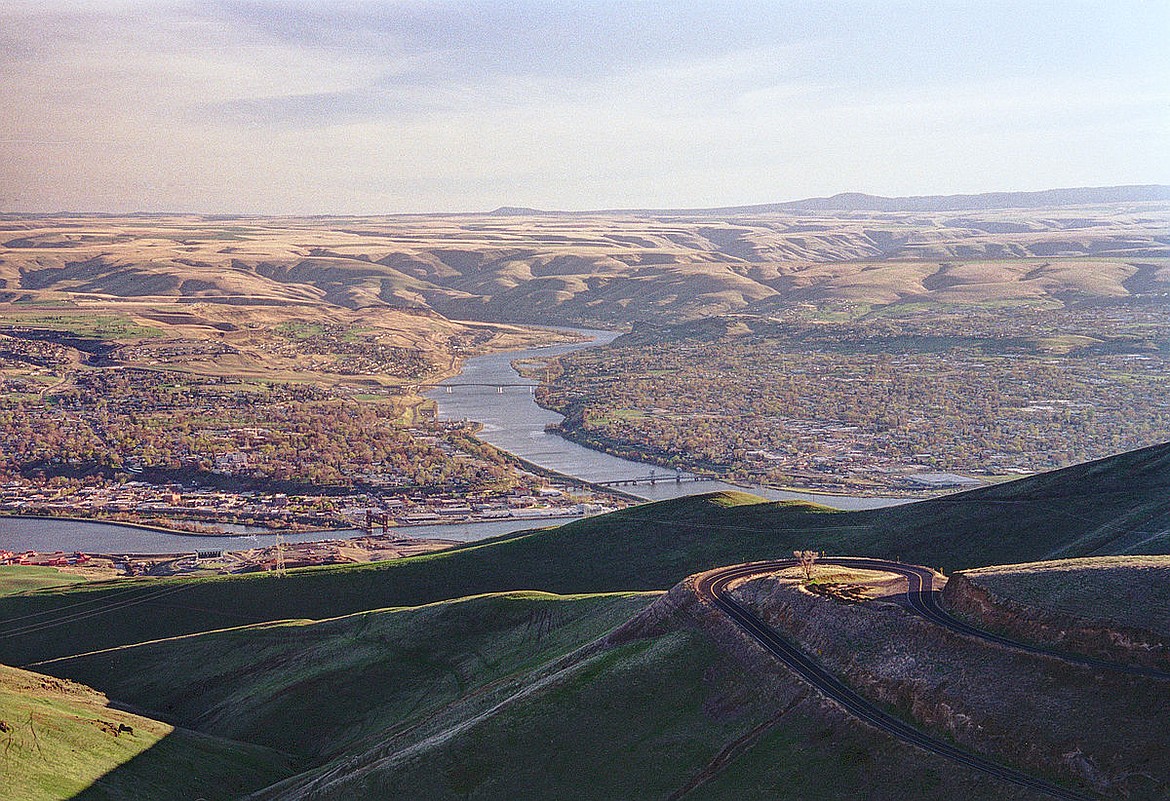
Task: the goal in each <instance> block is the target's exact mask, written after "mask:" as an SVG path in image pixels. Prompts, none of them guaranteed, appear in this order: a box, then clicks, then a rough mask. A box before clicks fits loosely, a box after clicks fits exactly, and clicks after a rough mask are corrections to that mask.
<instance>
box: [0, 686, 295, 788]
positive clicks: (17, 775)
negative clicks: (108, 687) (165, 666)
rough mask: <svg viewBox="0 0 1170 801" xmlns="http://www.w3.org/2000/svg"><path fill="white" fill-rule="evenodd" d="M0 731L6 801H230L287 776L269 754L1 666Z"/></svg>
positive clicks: (0, 784)
mask: <svg viewBox="0 0 1170 801" xmlns="http://www.w3.org/2000/svg"><path fill="white" fill-rule="evenodd" d="M0 723H3V727H0V790H2V792H0V795H3V797H4V799H5V801H40V799H64V798H92V799H98V798H103V799H126V800H127V801H129V800H130V799H141V798H180V797H187V798H199V797H202V798H206V799H213V798H216V799H230V798H236V797H238V796H239V794H240V792H241V791H242V790H244V789H245V788H248V787H251V786H256V785H257V784H261V783H264V782H268V781H275V780H277V779H279V778H281V777H282V776H285V775H287V774H288V773H289V772H290V769H291V765H290V763H289V760H288V759H286V758H285V757H282V756H281V755H279V754H276V753H274V752H272V751H270V750H268V749H265V748H261V747H259V746H256V745H252V744H248V743H239V742H229V741H226V740H222V739H219V738H216V737H210V736H207V735H204V734H198V733H196V732H192V731H187V730H184V729H176V728H175V727H174V726H171V725H169V724H167V723H161V722H159V721H157V720H151V719H150V718H146V717H143V716H141V715H135V714H131V713H129V712H125V711H122V710H119V709H115V708H113V707H111V706H109V703H108V701H107V699H106V697H105V696H104V695H103V694H101V693H98V692H96V691H95V690H92V689H90V688H89V687H85V686H83V685H79V684H75V683H73V682H69V681H62V680H60V679H54V678H51V677H47V676H41V675H38V674H35V673H29V672H27V671H23V670H16V669H14V668H9V667H4V666H0ZM144 762H149V763H150V765H151V768H150V769H149V770H143V763H144Z"/></svg>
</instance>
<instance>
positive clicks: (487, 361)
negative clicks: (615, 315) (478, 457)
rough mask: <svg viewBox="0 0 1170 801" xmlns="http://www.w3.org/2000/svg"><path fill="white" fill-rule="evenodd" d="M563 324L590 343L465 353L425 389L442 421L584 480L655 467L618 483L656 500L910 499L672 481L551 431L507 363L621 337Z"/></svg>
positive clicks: (549, 419)
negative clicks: (710, 495) (724, 496)
mask: <svg viewBox="0 0 1170 801" xmlns="http://www.w3.org/2000/svg"><path fill="white" fill-rule="evenodd" d="M562 330H569V331H573V332H576V333H579V334H583V335H586V336H590V337H593V339H592V341H589V342H581V343H573V344H568V345H551V346H547V347H543V348H531V349H529V350H520V351H508V352H505V353H494V354H491V355H488V356H477V357H475V358H473V359H468V360H467V362H465V363H464V366H463V372H462V373H461V374H460V375H458V376H456V377H454V378H450V379H448V380H446V381H444V382H443V385H442V387H441V388H440V389H436V390H434V391H432V392H430V393H428V397H431V398H433V399H435V400H436V401H438V404H439V417H440V419H443V420H462V419H465V420H475V421H477V422H479V423H482V424H483V429H482V430H481V431H480V433H479V437H480V439H483V440H485V441H487V442H489V443H491V444H492V445H495V446H496V447H497V448H502V449H503V450H506V451H509V452H511V453H514V454H516V455H517V456H521V457H523V458H524V459H527V460H528V461H530V462H532V463H533V464H538V465H540V466H541V467H545V468H548V469H550V470H555V471H557V472H558V473H564V474H565V475H570V476H576V477H577V478H582V479H585V480H586V481H595V482H600V481H621V480H627V479H633V478H640V477H645V476H648V475H649V474H650V472H651V471H652V470H656V471H657V474H658V475H660V476H662V477H663V478H664V479H666V480H664V481H661V482H659V483H656V484H639V485H636V486H625V487H622V490H624V491H625V492H628V493H630V494H633V495H637V496H639V497H642V498H645V499H646V500H652V501H658V500H664V499H666V498H677V497H680V496H682V495H696V494H700V493H705V492H718V491H721V490H744V489H746V490H748V491H750V492H752V493H754V494H756V495H760V496H762V497H765V498H768V499H770V500H777V501H787V500H802V501H814V502H816V503H821V504H824V505H825V506H832V507H835V508H837V509H875V508H878V507H882V506H893V505H896V504H900V503H907V500H906V499H905V498H861V497H854V496H851V495H821V494H813V493H804V492H786V491H782V490H773V489H765V488H763V487H741V486H732V485H731V484H725V483H724V482H722V481H701V482H685V481H684V482H682V483H676V482H675V481H674V480H673V478H671V477H672V476H673V475H674V473H673V471H670V470H667V469H665V468H662V467H657V468H656V467H654V466H653V465H650V464H647V463H644V462H635V461H630V460H628V459H620V458H618V457H616V456H610V455H609V454H607V453H601V452H600V451H595V450H593V449H591V448H586V447H584V446H582V445H578V444H576V443H575V442H570V441H569V440H567V439H564V438H563V437H559V436H557V435H556V434H550V433H549V432H548V431H546V430H545V427H546V426H547V425H549V424H550V423H558V422H560V421H561V420H563V419H564V418H563V417H562V416H561V415H559V414H557V413H556V412H550V411H548V410H547V409H542V408H541V407H540V406H538V405H537V404H536V401H535V399H534V398H533V395H532V387H533V386H535V384H536V382H535V381H529V380H527V379H524V378H521V377H520V375H519V374H518V373H517V372H516V370H515V369H514V368H513V367H512V362H514V361H517V360H519V359H549V358H553V357H556V356H561V355H564V354H566V353H571V352H573V351H575V350H580V349H582V348H589V347H594V346H596V345H604V344H606V343H609V342H612V341H613V340H614V339H616V338H617V336H618V334H617V333H615V332H613V331H592V330H586V329H562ZM516 385H521V386H516Z"/></svg>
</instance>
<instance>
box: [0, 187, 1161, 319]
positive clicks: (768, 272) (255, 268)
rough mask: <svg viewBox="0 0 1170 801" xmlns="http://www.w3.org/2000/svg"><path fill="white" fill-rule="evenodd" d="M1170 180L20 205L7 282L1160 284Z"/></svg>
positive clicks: (694, 290) (509, 306)
mask: <svg viewBox="0 0 1170 801" xmlns="http://www.w3.org/2000/svg"><path fill="white" fill-rule="evenodd" d="M1165 195H1166V190H1165V188H1164V187H1154V188H1148V187H1147V188H1141V187H1139V188H1134V189H1132V191H1130V189H1127V188H1124V187H1122V188H1114V189H1109V190H1059V191H1055V192H1051V193H1023V194H1019V193H1003V194H1001V195H989V196H953V197H940V198H908V199H889V198H871V197H869V196H863V195H848V196H838V197H837V198H829V199H819V200H810V201H800V202H798V203H794V204H777V205H769V206H760V207H744V208H741V209H714V210H696V211H675V212H654V211H627V212H591V213H546V212H529V211H526V210H522V209H511V210H506V211H507V213H501V214H485V215H450V216H417V217H368V218H366V217H363V218H343V217H338V218H333V217H329V218H305V219H298V218H261V217H241V218H232V219H224V218H220V217H216V218H208V217H199V216H193V215H188V216H181V215H172V216H166V215H138V216H125V217H115V216H102V215H92V216H85V215H59V216H51V215H44V216H30V215H5V216H3V217H2V218H0V299H3V300H6V301H10V302H23V303H29V302H48V301H57V302H64V301H74V302H87V303H94V302H99V301H106V302H113V301H118V300H127V299H138V300H147V299H149V300H152V301H153V302H161V301H164V300H165V301H169V302H173V303H182V304H194V303H202V304H224V305H232V306H251V307H263V306H285V307H298V306H300V307H305V308H312V307H314V306H323V307H334V308H343V309H350V310H353V309H387V308H393V309H409V310H415V311H419V310H422V311H430V312H438V313H441V314H443V315H446V316H448V317H453V318H461V319H481V320H492V321H508V322H527V323H542V322H543V323H553V324H556V323H561V324H563V323H565V322H578V323H594V324H607V325H619V324H625V323H629V322H632V321H634V320H659V321H677V320H688V319H696V318H699V317H705V316H710V315H715V314H722V313H726V312H736V311H744V310H747V311H751V310H752V309H754V308H756V307H757V306H760V305H761V304H763V308H771V307H772V306H774V305H775V304H776V303H781V304H784V303H800V302H813V303H823V302H829V301H847V302H854V303H863V304H875V305H887V304H900V303H923V302H931V303H989V302H995V303H1001V302H1005V301H1013V302H1031V303H1037V302H1049V303H1062V302H1065V301H1068V300H1070V299H1071V300H1075V299H1078V298H1080V299H1084V298H1089V299H1091V298H1094V297H1108V298H1116V297H1129V296H1132V295H1141V296H1147V295H1153V296H1156V297H1164V296H1165V295H1166V293H1167V292H1168V291H1170V289H1168V288H1170V277H1168V276H1170V267H1168V266H1167V264H1168V261H1167V260H1168V259H1170V240H1168V238H1167V234H1166V232H1167V230H1170V217H1168V213H1170V206H1168V205H1167V198H1166V196H1165Z"/></svg>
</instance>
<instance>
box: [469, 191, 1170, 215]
mask: <svg viewBox="0 0 1170 801" xmlns="http://www.w3.org/2000/svg"><path fill="white" fill-rule="evenodd" d="M1151 201H1170V186H1167V185H1164V184H1134V185H1127V186H1098V187H1076V188H1072V189H1046V190H1042V191H1037V192H983V193H980V194H974V195H911V196H907V197H883V196H881V195H867V194H865V193H863V192H841V193H839V194H836V195H833V196H831V197H813V198H805V199H803V200H790V201H785V202H783V203H760V204H755V205H748V206H718V207H714V208H695V209H606V210H598V211H579V212H560V211H545V210H541V209H531V208H524V207H520V206H501V207H500V208H498V209H495V210H493V211H490V212H488V214H489V215H491V216H507V217H515V216H522V215H546V214H547V215H560V214H573V215H578V214H620V213H626V214H655V215H692V214H703V215H730V214H771V213H777V212H801V211H891V212H893V211H918V212H932V211H966V210H977V211H988V210H991V209H1038V208H1046V207H1052V206H1086V205H1096V204H1100V203H1145V202H1151Z"/></svg>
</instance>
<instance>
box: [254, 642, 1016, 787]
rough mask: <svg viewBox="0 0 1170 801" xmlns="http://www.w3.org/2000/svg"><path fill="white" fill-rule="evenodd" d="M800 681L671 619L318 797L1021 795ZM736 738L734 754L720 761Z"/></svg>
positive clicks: (355, 773)
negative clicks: (758, 668)
mask: <svg viewBox="0 0 1170 801" xmlns="http://www.w3.org/2000/svg"><path fill="white" fill-rule="evenodd" d="M803 692H804V690H803V689H802V686H801V685H800V684H799V683H798V682H791V683H788V682H785V683H782V684H770V683H769V680H768V679H765V678H763V677H761V676H759V675H755V674H753V673H751V672H749V671H748V670H746V669H745V668H744V667H743V666H742V665H740V664H739V663H738V662H736V661H735V660H734V659H733V658H730V657H729V656H727V655H726V654H725V653H724V652H723V651H721V650H720V649H719V648H717V647H715V646H714V645H713V643H712V642H711V641H710V640H709V639H708V638H707V637H706V636H704V635H703V634H701V633H698V632H695V631H693V630H689V629H680V630H675V631H673V632H670V633H667V634H663V635H660V636H658V637H656V638H653V639H647V640H638V641H635V642H631V643H627V644H625V645H621V646H618V647H615V648H612V649H610V650H608V651H606V652H604V653H602V654H600V655H598V656H595V657H593V658H591V659H589V660H587V661H585V662H583V663H581V664H580V665H578V666H577V667H576V668H575V669H573V670H571V671H570V672H569V674H568V675H563V676H561V677H560V678H559V679H558V680H557V681H555V682H553V683H552V684H550V685H547V686H542V687H539V688H538V689H537V690H536V691H535V692H534V693H532V694H530V695H527V696H525V697H523V698H519V699H517V700H515V701H513V702H511V703H508V704H505V705H503V706H500V707H497V708H496V709H495V710H494V711H493V712H492V713H491V714H490V715H487V716H486V717H480V718H472V717H471V716H468V717H466V718H465V720H473V722H472V724H471V725H470V726H466V727H463V728H460V729H459V730H456V731H452V732H451V734H450V736H447V737H430V738H423V737H416V738H413V739H408V740H404V741H400V742H399V743H397V744H396V746H397V747H396V748H395V749H391V750H390V751H389V752H378V753H376V754H370V755H362V756H358V757H357V758H355V759H354V760H353V761H352V762H351V763H349V765H348V766H347V770H345V771H338V772H334V773H333V774H332V775H333V776H334V778H335V779H336V780H335V781H333V782H331V783H329V784H326V785H325V786H318V787H316V788H315V790H316V793H315V794H314V796H313V797H314V798H319V799H349V798H411V799H418V800H419V801H428V800H429V799H477V800H478V801H505V799H507V800H508V801H510V800H511V799H517V798H533V799H554V798H555V799H559V800H560V801H587V800H588V801H594V800H595V799H606V800H607V801H608V799H617V798H620V799H624V800H625V801H636V800H638V799H667V798H671V797H672V794H674V793H676V792H679V791H681V790H683V789H684V788H687V787H688V786H692V785H693V788H692V789H691V792H690V793H688V794H687V795H686V798H688V799H690V798H695V799H698V798H704V799H739V798H751V799H764V798H768V799H792V801H796V799H800V800H801V801H819V799H837V798H871V799H895V798H898V799H901V798H904V797H905V795H904V793H905V787H906V786H909V785H913V786H915V787H918V788H919V789H923V788H926V789H930V790H933V791H935V794H933V795H929V796H926V797H932V798H942V797H947V796H952V797H963V798H969V799H993V798H994V799H1009V798H1018V797H1020V796H1019V795H1017V794H1014V793H1013V792H1012V789H1011V788H1010V787H1004V786H1001V785H999V784H997V783H995V782H992V781H989V780H985V779H983V778H981V777H977V776H972V775H971V774H969V773H967V772H966V771H964V770H962V769H958V768H955V767H953V766H951V765H949V764H947V763H944V762H942V761H941V760H937V759H934V758H932V757H929V756H927V755H922V754H920V753H918V752H916V751H914V749H911V748H909V747H906V746H903V745H901V744H899V743H897V742H895V741H892V740H890V739H888V738H885V737H883V736H881V735H876V736H875V735H874V734H873V733H872V732H863V731H861V730H858V729H855V728H853V727H852V726H849V725H845V724H840V723H838V724H832V723H827V722H826V721H825V720H824V718H823V716H822V715H821V714H820V713H819V712H818V711H816V710H817V706H816V703H815V702H807V701H806V702H801V701H800V698H801V695H802V693H803ZM753 732H755V734H754V735H753ZM427 734H430V732H427ZM728 748H730V749H731V753H732V754H733V756H732V758H731V759H730V760H729V764H728V763H724V764H720V763H719V762H718V761H717V757H718V756H719V755H720V753H721V752H723V751H724V749H728ZM713 763H714V764H715V765H716V767H714V768H712V767H711V766H712V765H713ZM327 769H328V768H327ZM319 775H320V774H319V773H316V772H313V773H310V774H307V775H305V776H302V777H296V778H294V779H292V780H290V781H289V782H288V783H287V784H286V785H284V786H283V787H282V788H280V789H282V790H286V791H287V790H289V789H294V790H295V789H298V788H300V787H304V786H305V784H306V783H307V781H311V780H312V779H313V778H316V777H317V776H319ZM875 782H876V784H875ZM263 797H264V798H269V797H271V798H276V797H280V796H279V792H274V793H272V795H265V796H263Z"/></svg>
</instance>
